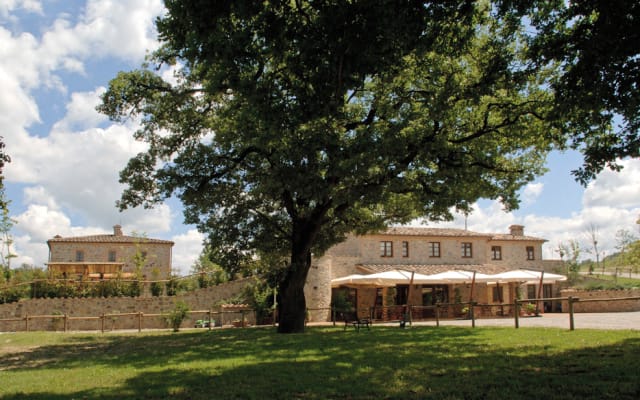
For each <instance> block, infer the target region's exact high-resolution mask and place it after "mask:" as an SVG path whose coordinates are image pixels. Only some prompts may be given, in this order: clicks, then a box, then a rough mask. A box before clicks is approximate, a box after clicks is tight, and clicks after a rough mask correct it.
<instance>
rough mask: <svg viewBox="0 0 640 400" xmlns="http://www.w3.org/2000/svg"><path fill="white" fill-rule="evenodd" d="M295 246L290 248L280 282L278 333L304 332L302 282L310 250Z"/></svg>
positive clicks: (309, 263)
mask: <svg viewBox="0 0 640 400" xmlns="http://www.w3.org/2000/svg"><path fill="white" fill-rule="evenodd" d="M295 247H296V246H294V248H293V249H292V255H291V265H290V266H289V271H288V272H287V275H286V277H285V279H284V280H283V281H282V283H281V284H280V292H279V294H280V301H279V302H278V309H279V312H278V333H302V332H304V325H305V319H306V316H307V303H306V300H305V297H304V284H305V282H306V280H307V273H308V272H309V268H310V267H311V251H310V250H304V249H301V250H298V251H296V249H295ZM305 247H306V246H305Z"/></svg>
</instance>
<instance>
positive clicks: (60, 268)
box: [47, 261, 133, 279]
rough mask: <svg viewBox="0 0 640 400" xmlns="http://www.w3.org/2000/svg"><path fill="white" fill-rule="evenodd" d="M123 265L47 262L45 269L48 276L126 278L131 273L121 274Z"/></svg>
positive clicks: (89, 262) (115, 263)
mask: <svg viewBox="0 0 640 400" xmlns="http://www.w3.org/2000/svg"><path fill="white" fill-rule="evenodd" d="M123 267H124V263H121V262H91V261H88V262H84V261H77V262H49V263H47V268H48V270H49V274H50V275H54V274H55V275H62V276H66V277H73V276H82V277H86V278H90V279H114V278H117V277H121V278H128V277H131V276H133V274H132V273H126V272H124V273H123V272H122V268H123Z"/></svg>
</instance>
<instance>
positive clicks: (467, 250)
mask: <svg viewBox="0 0 640 400" xmlns="http://www.w3.org/2000/svg"><path fill="white" fill-rule="evenodd" d="M460 249H461V250H462V258H471V257H473V251H472V247H471V243H469V242H464V243H462V246H461V247H460Z"/></svg>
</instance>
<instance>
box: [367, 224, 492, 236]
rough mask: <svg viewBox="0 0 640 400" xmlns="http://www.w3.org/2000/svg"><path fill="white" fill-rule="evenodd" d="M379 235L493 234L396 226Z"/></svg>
mask: <svg viewBox="0 0 640 400" xmlns="http://www.w3.org/2000/svg"><path fill="white" fill-rule="evenodd" d="M379 235H397V236H460V237H470V236H474V237H491V236H493V235H492V234H488V233H478V232H473V231H468V230H464V229H453V228H422V227H411V226H396V227H391V228H388V229H387V230H386V231H384V232H380V233H379Z"/></svg>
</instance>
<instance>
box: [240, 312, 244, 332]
mask: <svg viewBox="0 0 640 400" xmlns="http://www.w3.org/2000/svg"><path fill="white" fill-rule="evenodd" d="M240 315H241V317H242V318H241V322H240V326H241V327H242V328H244V310H240Z"/></svg>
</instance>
